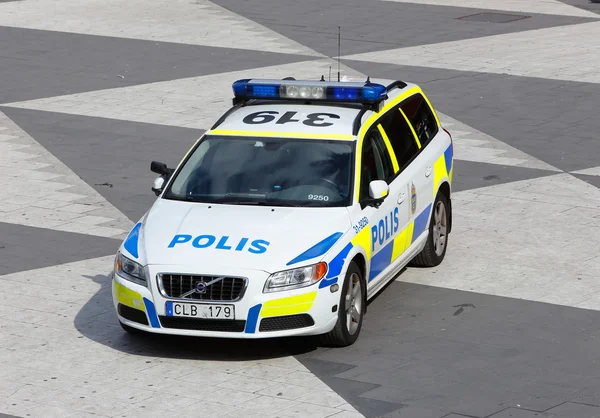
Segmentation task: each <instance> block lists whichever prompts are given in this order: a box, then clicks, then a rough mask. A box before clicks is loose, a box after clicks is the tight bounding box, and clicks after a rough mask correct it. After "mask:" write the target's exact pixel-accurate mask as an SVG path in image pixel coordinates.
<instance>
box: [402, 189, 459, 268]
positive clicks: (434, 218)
mask: <svg viewBox="0 0 600 418" xmlns="http://www.w3.org/2000/svg"><path fill="white" fill-rule="evenodd" d="M449 219H450V206H449V205H448V199H447V198H446V196H445V195H444V194H443V193H438V195H437V196H436V198H435V202H434V203H433V210H432V213H431V220H430V221H429V234H428V237H427V242H426V244H425V248H423V250H422V251H421V252H420V253H419V254H418V255H417V256H416V257H415V258H414V259H413V260H412V262H411V265H413V266H421V267H435V266H437V265H439V264H440V263H441V262H442V260H443V259H444V256H445V255H446V248H447V246H448V225H449V222H448V221H449Z"/></svg>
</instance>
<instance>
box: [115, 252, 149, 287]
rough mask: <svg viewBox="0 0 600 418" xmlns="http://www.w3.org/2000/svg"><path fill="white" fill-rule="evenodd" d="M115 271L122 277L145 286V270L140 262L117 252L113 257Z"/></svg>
mask: <svg viewBox="0 0 600 418" xmlns="http://www.w3.org/2000/svg"><path fill="white" fill-rule="evenodd" d="M115 272H116V273H117V274H118V275H119V276H121V277H122V278H124V279H127V280H129V281H131V282H134V283H137V284H141V285H142V286H146V270H145V269H144V267H142V266H141V265H140V264H138V263H136V262H135V261H133V260H130V259H129V258H127V257H125V256H124V255H123V254H121V253H118V254H117V257H116V258H115Z"/></svg>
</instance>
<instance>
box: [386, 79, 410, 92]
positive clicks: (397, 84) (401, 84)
mask: <svg viewBox="0 0 600 418" xmlns="http://www.w3.org/2000/svg"><path fill="white" fill-rule="evenodd" d="M406 86H407V84H406V83H405V82H404V81H400V80H396V81H394V82H393V83H392V84H390V85H389V86H387V87H386V88H385V89H386V91H390V90H393V89H395V88H399V89H403V88H404V87H406Z"/></svg>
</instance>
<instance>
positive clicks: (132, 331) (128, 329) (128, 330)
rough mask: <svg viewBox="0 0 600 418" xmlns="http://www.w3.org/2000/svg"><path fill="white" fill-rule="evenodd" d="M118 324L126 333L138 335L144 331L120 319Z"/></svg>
mask: <svg viewBox="0 0 600 418" xmlns="http://www.w3.org/2000/svg"><path fill="white" fill-rule="evenodd" d="M119 324H121V328H123V331H125V332H126V333H128V334H133V335H140V334H143V333H144V331H142V330H141V329H137V328H134V327H130V326H129V325H125V324H124V323H122V322H121V321H119Z"/></svg>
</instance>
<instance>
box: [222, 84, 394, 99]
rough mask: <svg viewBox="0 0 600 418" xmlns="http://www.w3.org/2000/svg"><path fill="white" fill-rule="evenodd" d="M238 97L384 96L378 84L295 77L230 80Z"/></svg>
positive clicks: (346, 97) (326, 97)
mask: <svg viewBox="0 0 600 418" xmlns="http://www.w3.org/2000/svg"><path fill="white" fill-rule="evenodd" d="M232 87H233V94H234V95H235V97H236V99H238V100H249V99H267V100H268V99H279V100H281V99H284V100H318V101H331V102H336V101H337V102H355V103H378V102H380V101H382V100H384V99H385V98H386V92H387V90H386V88H385V86H382V85H381V84H375V83H366V82H365V83H357V82H326V81H298V80H253V79H244V80H238V81H236V82H234V83H233V86H232Z"/></svg>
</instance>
